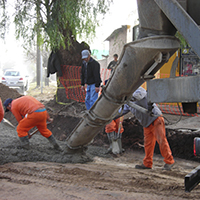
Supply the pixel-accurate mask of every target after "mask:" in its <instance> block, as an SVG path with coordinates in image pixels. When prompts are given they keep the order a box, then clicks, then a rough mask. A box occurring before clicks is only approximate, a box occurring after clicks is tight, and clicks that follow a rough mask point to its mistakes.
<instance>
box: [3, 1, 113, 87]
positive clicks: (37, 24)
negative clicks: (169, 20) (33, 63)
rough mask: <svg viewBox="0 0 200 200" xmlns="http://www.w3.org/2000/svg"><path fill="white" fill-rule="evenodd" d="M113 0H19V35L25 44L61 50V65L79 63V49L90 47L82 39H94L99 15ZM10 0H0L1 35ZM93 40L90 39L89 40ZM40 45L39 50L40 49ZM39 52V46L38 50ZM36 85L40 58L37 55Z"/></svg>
mask: <svg viewBox="0 0 200 200" xmlns="http://www.w3.org/2000/svg"><path fill="white" fill-rule="evenodd" d="M112 1H113V0H16V1H15V4H14V5H15V8H14V13H12V15H14V23H15V26H16V38H17V39H19V38H23V40H24V44H23V47H24V48H25V49H27V47H28V46H33V45H34V46H37V47H38V48H40V49H42V48H45V49H46V50H49V49H50V50H53V51H58V52H59V55H60V56H59V58H60V60H61V64H69V65H80V63H81V58H80V51H81V50H82V49H83V48H86V47H87V48H89V47H88V46H87V45H86V44H85V43H81V44H79V43H78V41H77V37H79V38H93V36H94V35H95V28H96V26H98V25H99V20H98V19H99V18H98V15H99V14H100V15H102V16H103V15H104V14H105V13H106V12H107V11H108V9H109V6H110V3H111V2H112ZM7 7H8V2H7V1H6V0H0V11H2V12H0V16H1V22H0V34H1V35H0V36H1V37H2V38H3V37H4V36H5V33H6V28H7V24H8V19H9V17H8V16H9V15H8V12H7ZM89 41H91V40H89ZM38 48H37V49H38ZM38 55H39V49H38ZM37 63H38V64H37V86H38V84H39V79H40V70H39V68H40V66H39V65H40V64H39V63H40V60H39V59H38V58H37Z"/></svg>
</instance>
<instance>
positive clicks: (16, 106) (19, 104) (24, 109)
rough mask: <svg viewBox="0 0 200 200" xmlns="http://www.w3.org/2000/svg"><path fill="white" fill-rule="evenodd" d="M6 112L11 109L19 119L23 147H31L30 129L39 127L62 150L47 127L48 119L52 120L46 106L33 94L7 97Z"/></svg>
mask: <svg viewBox="0 0 200 200" xmlns="http://www.w3.org/2000/svg"><path fill="white" fill-rule="evenodd" d="M3 105H4V107H5V112H8V111H11V112H12V114H13V115H14V116H15V118H16V120H17V121H18V126H17V133H18V136H19V139H20V141H21V145H22V147H24V148H26V149H28V148H29V137H28V131H29V130H30V129H32V128H33V127H35V126H36V127H37V128H38V131H39V132H40V133H41V135H42V136H44V137H46V138H47V139H48V140H49V142H50V143H51V144H52V145H53V146H54V148H55V149H56V150H61V148H60V147H59V145H58V144H57V142H56V140H55V138H54V136H53V135H52V132H51V131H50V130H49V129H48V128H47V123H46V122H47V121H49V122H52V121H53V119H52V118H50V116H49V114H48V112H47V111H46V108H45V106H44V105H43V104H42V103H41V102H39V101H38V100H36V99H35V98H33V97H31V96H23V97H20V98H17V99H15V100H13V99H10V98H9V99H6V101H5V102H4V104H3Z"/></svg>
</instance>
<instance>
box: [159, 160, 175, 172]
mask: <svg viewBox="0 0 200 200" xmlns="http://www.w3.org/2000/svg"><path fill="white" fill-rule="evenodd" d="M174 164H175V162H174V163H173V164H167V163H166V164H165V165H164V167H163V168H162V170H167V171H170V170H171V169H172V167H173V166H174Z"/></svg>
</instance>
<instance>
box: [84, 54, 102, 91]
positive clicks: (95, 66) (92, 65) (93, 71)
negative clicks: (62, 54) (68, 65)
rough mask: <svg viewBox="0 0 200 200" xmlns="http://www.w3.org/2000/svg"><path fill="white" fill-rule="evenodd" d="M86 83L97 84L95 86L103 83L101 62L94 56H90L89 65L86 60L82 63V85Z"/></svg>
mask: <svg viewBox="0 0 200 200" xmlns="http://www.w3.org/2000/svg"><path fill="white" fill-rule="evenodd" d="M86 70H87V71H86ZM84 84H88V85H91V84H95V87H99V86H100V84H101V77H100V64H99V63H98V62H97V61H96V60H94V59H93V58H92V57H90V60H89V62H88V64H87V66H86V63H85V62H83V64H82V68H81V85H84Z"/></svg>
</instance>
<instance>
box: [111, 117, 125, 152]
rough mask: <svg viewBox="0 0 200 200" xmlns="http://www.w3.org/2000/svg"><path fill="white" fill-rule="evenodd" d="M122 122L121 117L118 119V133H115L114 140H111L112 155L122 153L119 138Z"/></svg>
mask: <svg viewBox="0 0 200 200" xmlns="http://www.w3.org/2000/svg"><path fill="white" fill-rule="evenodd" d="M122 121H123V117H120V121H119V127H118V132H117V133H115V135H114V138H112V153H113V154H119V153H122V143H121V137H120V131H121V128H122Z"/></svg>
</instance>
